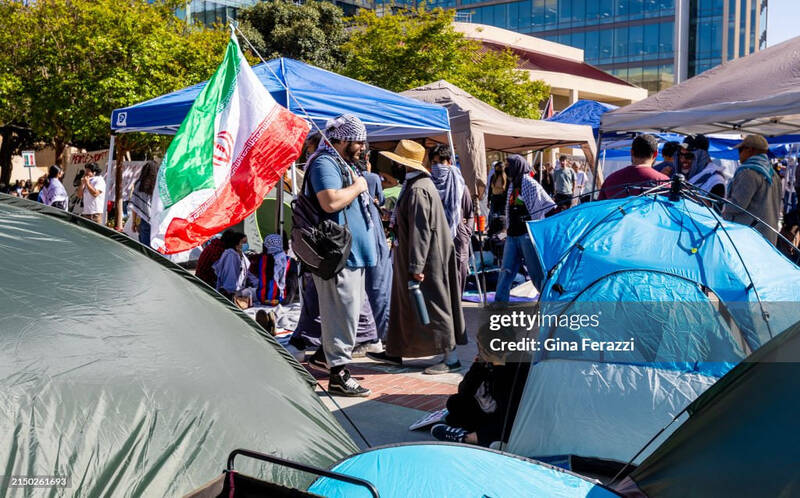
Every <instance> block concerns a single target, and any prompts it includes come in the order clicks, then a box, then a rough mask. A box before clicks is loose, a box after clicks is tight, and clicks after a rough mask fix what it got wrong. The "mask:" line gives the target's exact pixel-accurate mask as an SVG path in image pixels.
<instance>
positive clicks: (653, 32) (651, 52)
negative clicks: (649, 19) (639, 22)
mask: <svg viewBox="0 0 800 498" xmlns="http://www.w3.org/2000/svg"><path fill="white" fill-rule="evenodd" d="M660 26H661V25H660V24H647V25H645V26H644V47H643V52H644V56H645V58H646V59H657V58H658V52H659V46H658V36H659V33H660Z"/></svg>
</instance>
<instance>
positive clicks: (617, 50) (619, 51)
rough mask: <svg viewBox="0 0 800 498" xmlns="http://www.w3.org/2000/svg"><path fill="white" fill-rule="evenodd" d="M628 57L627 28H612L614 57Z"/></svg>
mask: <svg viewBox="0 0 800 498" xmlns="http://www.w3.org/2000/svg"><path fill="white" fill-rule="evenodd" d="M627 57H628V28H627V27H621V28H615V29H614V59H627Z"/></svg>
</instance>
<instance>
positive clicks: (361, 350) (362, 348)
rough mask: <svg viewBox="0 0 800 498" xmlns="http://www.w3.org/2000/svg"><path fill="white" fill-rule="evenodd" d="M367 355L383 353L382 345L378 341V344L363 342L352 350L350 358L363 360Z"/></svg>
mask: <svg viewBox="0 0 800 498" xmlns="http://www.w3.org/2000/svg"><path fill="white" fill-rule="evenodd" d="M367 353H383V343H382V342H381V340H380V339H378V342H365V343H363V344H359V345H358V346H356V347H354V348H353V353H352V354H351V356H352V357H353V358H364V357H365V356H367Z"/></svg>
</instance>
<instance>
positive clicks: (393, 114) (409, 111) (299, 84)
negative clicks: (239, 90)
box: [111, 58, 450, 140]
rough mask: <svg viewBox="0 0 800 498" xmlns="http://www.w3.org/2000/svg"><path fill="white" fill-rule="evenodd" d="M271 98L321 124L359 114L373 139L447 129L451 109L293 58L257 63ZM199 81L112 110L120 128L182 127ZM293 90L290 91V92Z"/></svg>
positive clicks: (164, 130)
mask: <svg viewBox="0 0 800 498" xmlns="http://www.w3.org/2000/svg"><path fill="white" fill-rule="evenodd" d="M253 71H254V72H255V73H256V76H258V78H259V80H260V81H261V83H263V84H264V87H265V88H266V89H267V90H268V91H269V92H270V94H272V97H273V98H274V99H275V100H276V101H277V102H278V103H279V104H281V105H282V106H284V107H286V108H287V109H289V110H290V111H292V112H293V113H295V114H297V115H298V116H300V117H303V118H307V119H309V118H310V119H311V120H312V121H314V123H316V125H317V126H318V127H320V128H323V127H324V126H325V121H326V120H328V119H331V118H335V117H336V116H338V115H340V114H344V113H348V112H349V113H352V114H355V115H356V116H358V117H359V118H360V119H361V120H362V121H363V122H364V124H365V125H366V127H367V134H368V136H369V138H370V139H371V140H379V139H398V138H417V137H425V136H429V135H438V134H442V133H447V132H448V131H449V130H450V124H449V119H448V116H447V110H446V109H445V108H444V107H442V106H439V105H435V104H427V103H424V102H419V101H417V100H414V99H411V98H408V97H403V96H402V95H398V94H396V93H393V92H390V91H388V90H384V89H382V88H378V87H375V86H372V85H369V84H367V83H362V82H360V81H356V80H353V79H350V78H347V77H346V76H341V75H339V74H336V73H332V72H330V71H326V70H324V69H320V68H318V67H314V66H310V65H308V64H305V63H303V62H300V61H296V60H294V59H288V58H279V59H273V60H271V61H269V62H267V63H264V64H259V65H257V66H255V67H253ZM204 86H205V82H204V83H199V84H197V85H194V86H190V87H188V88H184V89H182V90H177V91H175V92H172V93H168V94H166V95H162V96H161V97H156V98H154V99H151V100H148V101H146V102H142V103H139V104H136V105H133V106H130V107H125V108H122V109H116V110H115V111H114V112H112V113H111V129H112V130H113V131H114V132H115V133H128V132H146V133H157V134H163V135H172V134H175V132H177V131H178V127H179V126H180V125H181V123H182V122H183V118H184V117H185V116H186V114H187V113H188V112H189V109H190V108H191V107H192V104H193V103H194V100H195V98H196V97H197V96H198V95H199V94H200V91H201V90H202V89H203V87H204ZM290 94H291V95H290Z"/></svg>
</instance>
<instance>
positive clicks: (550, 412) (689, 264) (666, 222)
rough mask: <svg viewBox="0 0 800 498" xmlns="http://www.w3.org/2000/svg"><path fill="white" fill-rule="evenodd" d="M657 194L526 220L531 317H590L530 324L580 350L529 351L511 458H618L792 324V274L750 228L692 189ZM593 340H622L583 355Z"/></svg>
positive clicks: (798, 292) (798, 272)
mask: <svg viewBox="0 0 800 498" xmlns="http://www.w3.org/2000/svg"><path fill="white" fill-rule="evenodd" d="M666 193H667V188H664V189H663V190H662V191H660V192H654V193H652V194H649V195H643V196H640V197H629V198H625V199H618V200H608V201H600V202H592V203H588V204H583V205H580V206H577V207H575V208H572V209H569V210H568V211H566V212H564V213H561V214H559V215H556V216H553V217H550V218H547V219H545V220H542V221H538V222H530V223H529V230H530V234H531V236H532V238H533V240H534V241H535V245H536V247H537V252H538V254H539V257H540V261H539V264H540V265H541V266H542V269H543V272H544V274H545V275H546V277H545V281H544V282H543V283H541V301H540V308H539V312H540V313H541V314H542V315H543V316H544V315H547V316H549V317H569V318H572V317H574V316H577V317H581V316H586V317H593V318H594V319H595V321H593V322H592V324H591V325H588V324H586V323H584V325H581V326H576V327H571V326H570V325H568V324H567V323H566V322H559V321H558V320H553V322H554V323H552V324H545V326H542V327H540V329H539V335H538V339H539V340H540V341H546V340H550V341H551V342H557V343H559V344H570V343H577V344H578V345H579V346H580V347H579V350H578V351H571V350H566V349H565V350H555V351H553V350H550V351H547V350H545V351H540V352H538V353H537V356H536V357H535V363H534V364H533V365H532V366H531V368H530V371H529V374H528V377H527V379H526V385H525V391H524V394H523V397H522V401H521V404H520V408H519V411H518V413H517V416H516V420H515V421H513V428H512V434H511V437H510V440H509V445H508V450H509V451H511V452H512V453H515V454H519V455H523V456H527V457H532V458H539V459H543V460H545V461H551V462H559V464H562V465H566V466H571V465H572V462H573V461H574V460H575V457H582V458H585V459H592V460H604V461H611V462H616V463H624V462H627V461H628V459H630V458H631V457H633V455H635V454H636V452H637V451H638V450H639V449H640V448H641V447H643V446H644V445H645V444H646V443H647V442H648V441H649V440H650V438H651V437H652V436H653V435H654V434H655V433H657V432H658V430H659V429H661V428H662V427H663V426H665V425H666V424H667V423H668V422H669V421H670V420H672V417H673V416H675V415H676V414H677V413H679V412H681V410H683V409H684V408H685V407H686V406H687V405H688V404H689V403H691V402H692V401H694V400H695V399H696V398H697V397H698V396H699V395H700V394H702V393H703V392H704V391H705V390H706V389H708V388H709V387H710V386H711V385H712V384H713V383H714V382H716V380H717V379H719V378H720V377H721V376H722V375H724V374H725V373H726V372H727V371H729V370H730V369H731V368H732V367H733V366H735V365H736V364H737V363H739V362H740V361H741V360H742V359H744V358H745V357H746V356H747V355H749V354H751V353H752V352H754V351H756V350H758V348H759V347H760V346H761V345H763V344H764V343H765V342H767V341H768V340H770V339H771V338H772V337H774V336H775V335H776V334H777V333H778V332H780V331H782V330H785V329H786V328H787V327H788V326H790V325H791V324H793V323H795V322H796V321H797V320H798V311H797V303H798V302H799V301H800V286H798V285H797V282H798V281H800V268H798V267H797V266H796V265H795V264H793V263H792V262H790V261H789V260H787V259H786V258H785V257H784V256H783V255H782V254H780V253H779V252H778V250H777V249H776V248H775V247H774V246H773V245H772V244H770V243H769V242H768V241H767V240H766V239H764V238H763V236H761V234H760V233H758V232H757V231H756V230H755V229H753V228H751V227H748V226H743V225H739V224H735V223H729V222H726V221H723V220H721V219H720V217H719V216H718V215H717V214H716V212H714V211H713V210H712V209H711V208H709V207H707V206H706V205H705V204H703V203H701V202H697V201H698V200H700V201H702V199H700V198H699V196H700V194H699V193H696V192H691V191H688V190H685V191H683V192H681V193H680V195H678V196H676V197H674V198H673V197H671V196H667V195H663V194H666ZM657 194H662V195H657ZM584 341H586V342H584ZM591 344H599V345H603V344H612V345H617V346H619V345H624V344H629V345H630V346H629V347H625V346H623V349H615V348H613V347H612V348H610V349H591V348H588V349H587V348H585V347H583V346H585V345H591ZM666 435H667V434H665V435H664V436H666ZM646 456H647V453H646V452H645V453H643V454H642V455H640V458H639V461H637V462H634V463H640V461H641V459H642V458H644V457H646ZM572 468H575V467H574V466H572Z"/></svg>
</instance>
